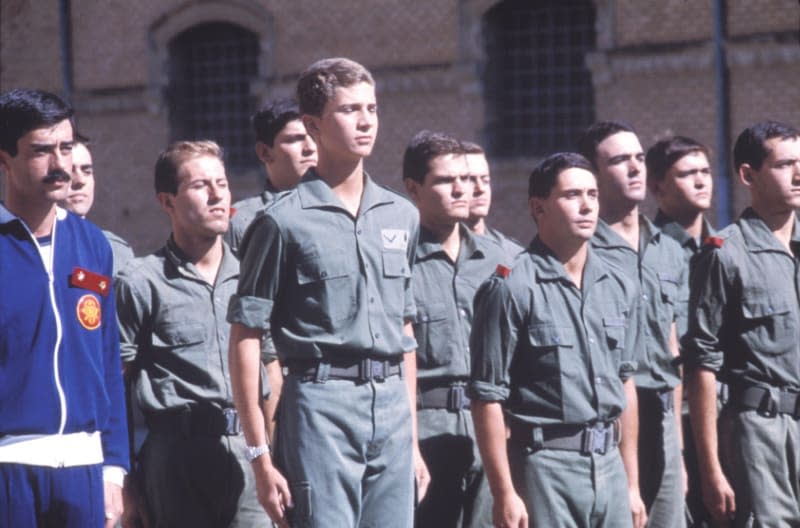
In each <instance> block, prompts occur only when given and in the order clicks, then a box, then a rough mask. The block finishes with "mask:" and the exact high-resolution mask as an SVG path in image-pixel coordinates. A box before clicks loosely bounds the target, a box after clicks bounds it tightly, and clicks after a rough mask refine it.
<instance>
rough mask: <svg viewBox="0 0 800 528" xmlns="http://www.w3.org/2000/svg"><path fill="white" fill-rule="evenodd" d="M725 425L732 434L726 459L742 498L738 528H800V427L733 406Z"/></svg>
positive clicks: (727, 440) (724, 454) (725, 412)
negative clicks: (736, 408)
mask: <svg viewBox="0 0 800 528" xmlns="http://www.w3.org/2000/svg"><path fill="white" fill-rule="evenodd" d="M720 421H721V424H720V431H723V430H728V431H729V434H728V435H727V438H720V442H721V443H723V442H724V443H726V444H727V445H726V446H725V447H724V448H721V449H720V454H721V458H722V459H723V464H724V467H725V473H726V475H728V476H729V479H730V481H731V486H733V490H734V493H735V494H736V520H735V522H734V526H736V527H747V528H751V527H752V528H757V527H773V526H800V422H798V420H796V419H794V418H792V417H791V416H789V415H787V414H778V415H777V416H773V417H768V416H763V415H761V414H759V412H758V411H750V410H747V411H741V410H735V409H733V408H730V407H726V408H725V409H724V410H723V412H722V416H721V417H720Z"/></svg>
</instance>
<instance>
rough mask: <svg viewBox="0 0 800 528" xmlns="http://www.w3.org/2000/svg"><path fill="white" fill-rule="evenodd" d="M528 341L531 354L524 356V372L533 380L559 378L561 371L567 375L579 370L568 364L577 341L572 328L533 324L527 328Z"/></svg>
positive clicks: (575, 366) (576, 366)
mask: <svg viewBox="0 0 800 528" xmlns="http://www.w3.org/2000/svg"><path fill="white" fill-rule="evenodd" d="M528 339H529V340H530V345H531V350H532V352H533V353H532V354H531V355H530V357H527V355H526V360H525V362H526V363H527V369H526V370H528V371H529V374H530V375H531V376H533V377H534V379H543V380H544V379H554V378H559V377H560V376H561V374H562V370H563V371H564V373H565V374H569V373H570V370H571V369H576V368H579V366H578V365H570V362H569V357H570V355H571V354H572V350H573V349H574V348H575V343H576V341H577V338H576V336H575V329H574V328H572V327H569V326H556V325H553V324H549V323H533V324H531V325H530V326H529V327H528Z"/></svg>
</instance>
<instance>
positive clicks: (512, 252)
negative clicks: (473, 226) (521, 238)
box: [483, 225, 525, 259]
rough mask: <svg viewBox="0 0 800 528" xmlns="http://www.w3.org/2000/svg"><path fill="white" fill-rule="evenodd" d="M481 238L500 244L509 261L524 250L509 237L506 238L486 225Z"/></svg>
mask: <svg viewBox="0 0 800 528" xmlns="http://www.w3.org/2000/svg"><path fill="white" fill-rule="evenodd" d="M483 236H485V237H486V238H488V239H490V240H493V241H494V242H496V243H498V244H500V247H502V248H503V250H504V251H505V252H506V255H507V256H508V258H509V259H513V258H514V257H516V256H517V255H519V254H520V253H522V252H523V251H525V248H524V247H522V246H521V245H520V243H519V242H517V241H516V240H514V239H513V238H511V237H507V236H506V235H504V234H503V233H501V232H500V231H498V230H497V229H495V228H493V227H489V226H488V225H487V226H486V232H485V233H484V235H483Z"/></svg>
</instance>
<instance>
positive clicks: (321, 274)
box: [319, 271, 328, 279]
mask: <svg viewBox="0 0 800 528" xmlns="http://www.w3.org/2000/svg"><path fill="white" fill-rule="evenodd" d="M319 276H320V277H322V278H323V279H324V278H325V277H327V276H328V272H327V271H323V272H322V273H320V274H319Z"/></svg>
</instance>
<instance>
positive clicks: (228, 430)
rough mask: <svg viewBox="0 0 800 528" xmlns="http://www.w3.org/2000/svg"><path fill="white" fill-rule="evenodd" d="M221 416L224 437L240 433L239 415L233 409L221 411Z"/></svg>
mask: <svg viewBox="0 0 800 528" xmlns="http://www.w3.org/2000/svg"><path fill="white" fill-rule="evenodd" d="M222 416H224V417H225V436H236V435H238V434H239V433H240V432H241V431H242V428H241V425H240V424H239V413H238V412H236V409H235V408H233V407H226V408H225V409H222Z"/></svg>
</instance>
